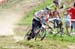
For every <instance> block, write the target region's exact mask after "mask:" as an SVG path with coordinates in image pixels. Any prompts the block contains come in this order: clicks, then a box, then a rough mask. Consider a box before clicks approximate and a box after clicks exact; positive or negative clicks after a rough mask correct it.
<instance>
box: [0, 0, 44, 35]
mask: <svg viewBox="0 0 75 49" xmlns="http://www.w3.org/2000/svg"><path fill="white" fill-rule="evenodd" d="M42 1H43V0H35V1H34V0H30V1H29V0H22V1H20V2H19V3H16V4H13V5H12V6H11V7H10V8H7V9H0V35H14V33H13V28H14V24H15V23H16V22H17V21H19V20H20V19H21V18H22V17H23V15H25V14H27V13H28V12H29V11H30V10H32V9H33V8H35V7H36V6H38V5H39V3H41V2H42Z"/></svg>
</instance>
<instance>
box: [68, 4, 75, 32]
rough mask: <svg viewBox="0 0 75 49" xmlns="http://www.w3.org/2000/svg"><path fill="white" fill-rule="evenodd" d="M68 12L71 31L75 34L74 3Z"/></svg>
mask: <svg viewBox="0 0 75 49" xmlns="http://www.w3.org/2000/svg"><path fill="white" fill-rule="evenodd" d="M69 12H70V15H71V23H72V25H73V29H74V32H75V3H74V5H73V7H71V8H70V9H69Z"/></svg>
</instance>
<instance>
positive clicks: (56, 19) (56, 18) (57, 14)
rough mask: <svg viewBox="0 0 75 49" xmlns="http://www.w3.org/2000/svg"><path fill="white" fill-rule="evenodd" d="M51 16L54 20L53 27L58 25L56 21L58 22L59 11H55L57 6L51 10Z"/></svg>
mask: <svg viewBox="0 0 75 49" xmlns="http://www.w3.org/2000/svg"><path fill="white" fill-rule="evenodd" d="M53 18H55V19H54V20H53V21H54V28H57V27H58V22H59V12H58V11H57V8H55V10H54V11H53Z"/></svg>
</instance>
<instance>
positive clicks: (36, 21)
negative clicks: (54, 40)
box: [28, 8, 50, 40]
mask: <svg viewBox="0 0 75 49" xmlns="http://www.w3.org/2000/svg"><path fill="white" fill-rule="evenodd" d="M49 11H50V10H49V8H45V9H44V10H40V11H38V12H36V13H35V14H34V18H33V20H32V33H30V35H29V36H30V37H28V40H30V39H31V38H34V37H35V36H36V32H35V30H36V29H37V28H38V29H39V28H41V27H42V23H43V21H42V20H43V18H44V19H45V20H46V22H47V21H48V14H49Z"/></svg>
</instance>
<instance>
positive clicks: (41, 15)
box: [34, 10, 48, 21]
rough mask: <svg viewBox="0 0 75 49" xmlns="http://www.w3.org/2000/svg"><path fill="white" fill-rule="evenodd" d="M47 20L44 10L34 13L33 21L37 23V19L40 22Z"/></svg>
mask: <svg viewBox="0 0 75 49" xmlns="http://www.w3.org/2000/svg"><path fill="white" fill-rule="evenodd" d="M47 18H48V14H46V10H40V11H38V12H36V13H35V15H34V19H36V20H37V21H39V19H40V20H41V21H42V20H43V19H44V20H46V19H47Z"/></svg>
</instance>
